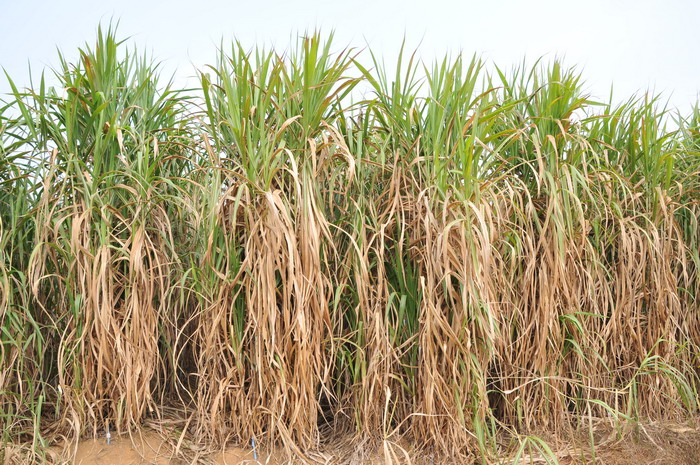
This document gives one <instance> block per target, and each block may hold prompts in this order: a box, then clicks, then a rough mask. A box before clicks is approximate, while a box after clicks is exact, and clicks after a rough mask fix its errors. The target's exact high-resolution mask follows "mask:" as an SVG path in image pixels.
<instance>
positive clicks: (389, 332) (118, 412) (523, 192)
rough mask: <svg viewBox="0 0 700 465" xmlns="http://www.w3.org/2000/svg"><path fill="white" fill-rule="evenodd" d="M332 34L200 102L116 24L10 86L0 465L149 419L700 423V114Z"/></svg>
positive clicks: (219, 77) (473, 449) (360, 425)
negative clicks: (351, 42)
mask: <svg viewBox="0 0 700 465" xmlns="http://www.w3.org/2000/svg"><path fill="white" fill-rule="evenodd" d="M342 45H344V44H341V45H338V44H336V43H334V42H332V37H331V36H325V35H321V34H316V35H311V36H308V37H305V38H302V39H300V40H299V42H298V43H296V44H293V45H292V46H291V48H290V49H289V50H286V51H284V52H282V51H276V50H265V49H262V48H254V49H247V48H245V47H244V46H243V45H240V44H238V43H234V44H233V45H224V46H223V47H222V49H221V52H220V54H219V59H218V60H217V61H216V63H214V64H213V65H212V66H211V67H207V68H203V69H201V70H200V74H199V86H198V88H195V89H187V90H180V89H176V88H172V86H168V82H169V81H168V76H162V75H160V73H159V68H158V66H157V65H156V64H154V62H152V61H151V59H150V58H148V57H146V56H144V55H142V54H140V53H138V52H135V51H134V50H133V49H130V48H128V47H127V46H126V45H124V44H121V43H120V42H119V40H118V39H117V38H116V36H115V31H114V30H113V29H108V30H105V29H102V30H101V31H100V32H98V38H97V40H96V43H95V44H90V45H89V46H86V47H85V48H83V49H82V50H81V51H80V54H79V57H80V58H79V59H78V60H75V61H69V60H68V59H67V58H65V57H64V56H60V57H59V61H58V63H59V65H58V66H57V67H56V69H55V70H53V71H47V79H46V83H45V81H44V79H41V80H38V79H37V80H36V81H35V82H33V83H32V84H31V86H28V85H27V83H19V82H13V81H10V82H11V87H12V89H13V94H12V95H9V96H3V97H2V98H3V99H4V103H2V104H0V233H1V235H0V422H1V423H2V425H1V426H0V430H1V431H2V438H1V441H2V444H3V446H2V447H0V454H3V455H2V458H3V460H4V462H5V463H8V462H12V461H16V462H32V461H38V462H40V461H42V460H45V459H46V457H45V455H44V454H45V451H46V449H47V447H49V446H50V445H52V444H55V443H56V442H57V441H60V440H65V439H67V440H73V439H76V438H78V437H88V436H93V435H97V436H100V437H103V436H104V433H105V431H106V430H107V429H110V430H111V431H112V432H113V433H114V434H117V433H119V432H124V431H135V430H137V429H138V428H140V426H141V425H143V423H144V422H145V421H146V420H151V419H154V418H159V419H166V418H178V419H180V420H183V422H181V423H178V425H182V426H179V427H178V428H179V430H178V431H181V432H184V433H186V434H187V436H188V437H189V438H194V439H193V440H194V441H197V442H198V443H200V444H207V445H211V446H212V447H215V446H219V445H221V444H223V443H226V442H230V443H236V444H250V443H251V440H252V439H253V438H254V439H255V440H256V441H257V443H258V444H261V445H263V446H266V445H272V444H276V445H277V446H278V447H282V448H283V449H284V450H285V451H287V452H288V453H289V454H290V456H296V457H299V456H301V455H303V454H305V453H306V452H307V451H312V450H315V449H317V448H318V447H319V446H320V445H321V444H322V443H324V442H325V441H328V440H329V438H334V437H345V438H350V440H351V441H352V442H353V443H355V444H365V445H367V444H375V445H381V444H385V445H386V444H387V443H396V444H398V443H402V441H405V442H408V443H410V444H412V445H413V446H414V447H415V451H429V452H430V453H433V454H436V455H434V457H443V458H444V459H445V461H446V463H455V460H457V459H459V461H461V462H463V463H467V462H468V461H470V460H476V461H477V462H480V461H483V462H485V463H494V462H493V461H494V460H496V458H497V457H499V456H502V454H503V453H504V452H505V450H506V449H508V450H510V451H511V452H514V453H516V454H517V452H518V451H519V450H520V451H521V452H522V451H532V450H535V451H539V453H541V454H542V455H547V450H548V446H547V445H546V444H545V443H544V442H543V441H541V440H540V439H538V438H537V437H535V436H533V435H531V434H532V433H533V432H534V431H538V430H543V429H544V430H548V431H564V430H569V429H572V428H573V429H580V428H585V427H586V425H588V424H590V423H591V422H592V421H593V419H605V421H609V422H611V423H613V424H615V425H621V426H622V425H629V424H635V422H638V421H641V420H649V419H652V420H662V419H674V420H678V421H681V420H683V419H687V418H690V417H692V416H693V415H696V414H697V413H698V402H699V401H700V395H699V389H700V382H699V380H698V379H699V375H700V355H699V354H700V307H699V300H698V298H699V297H700V275H699V270H700V226H699V224H698V221H699V220H700V155H699V153H700V110H698V111H695V112H693V113H692V114H690V115H678V114H676V113H675V111H674V112H671V111H666V110H665V109H664V107H663V101H661V100H659V99H655V98H652V97H650V96H645V95H642V96H640V97H637V98H632V99H630V100H628V101H624V102H622V103H605V102H603V103H601V102H600V101H599V100H596V99H591V98H589V97H588V96H587V95H586V94H585V93H584V92H583V91H582V81H581V78H580V76H579V74H578V73H577V72H576V71H575V70H572V69H569V68H567V67H565V66H564V65H562V64H561V63H559V62H556V61H555V62H551V63H547V64H545V63H537V64H535V65H533V66H522V67H519V68H515V69H499V68H497V67H495V66H493V65H490V64H486V63H484V62H483V61H482V60H480V59H478V58H465V57H461V56H452V57H447V58H445V59H444V60H438V61H437V62H434V63H423V62H422V61H420V60H419V58H418V57H417V56H416V55H413V54H411V53H410V52H408V51H406V50H404V51H403V52H402V54H401V57H400V59H399V63H398V66H397V67H396V66H393V65H392V66H385V65H384V64H383V61H382V59H381V57H379V56H376V55H374V54H372V53H371V51H369V50H362V51H360V50H353V49H345V50H344V49H343V48H342ZM71 56H72V55H71ZM1 64H2V63H0V65H1ZM49 75H51V79H49ZM8 78H9V77H8ZM49 81H52V82H55V81H58V85H55V86H49V85H48V82H49ZM611 101H612V102H616V101H617V100H611ZM502 438H511V442H509V443H507V444H506V443H504V442H503V440H502ZM509 448H510V449H509ZM416 453H417V452H416ZM436 460H437V459H436Z"/></svg>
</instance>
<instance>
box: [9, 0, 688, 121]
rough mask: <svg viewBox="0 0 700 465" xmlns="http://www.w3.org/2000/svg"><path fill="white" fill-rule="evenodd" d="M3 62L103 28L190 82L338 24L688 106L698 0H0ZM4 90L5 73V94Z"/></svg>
mask: <svg viewBox="0 0 700 465" xmlns="http://www.w3.org/2000/svg"><path fill="white" fill-rule="evenodd" d="M0 11H2V19H1V20H0V66H2V67H4V68H5V70H6V71H7V72H8V73H9V74H10V76H12V78H13V79H14V80H15V82H16V83H17V84H18V85H19V86H20V87H25V86H27V85H28V82H29V81H28V76H29V74H28V71H27V70H28V63H31V66H32V72H33V74H34V75H37V74H38V73H39V72H40V70H41V69H43V68H45V67H51V66H55V65H57V55H56V49H57V48H59V49H61V50H63V51H64V52H66V53H67V55H68V56H69V57H73V56H75V50H76V49H77V47H79V46H81V45H83V44H84V43H85V42H92V41H93V39H94V37H95V31H96V28H97V25H98V24H99V23H100V22H102V23H103V24H108V23H109V22H110V20H113V21H116V20H118V21H119V29H118V31H119V34H120V35H121V36H123V37H129V38H130V40H131V41H132V43H134V44H136V45H137V46H138V47H139V48H140V49H141V50H146V51H149V52H151V53H152V54H153V56H154V57H155V58H157V59H158V60H160V61H162V62H163V63H164V70H165V71H166V72H167V73H174V74H175V76H177V79H176V82H178V80H179V82H185V80H186V79H187V78H188V77H191V76H194V75H195V67H201V66H203V65H204V64H206V63H211V62H213V59H214V57H215V54H216V48H217V46H218V45H219V44H220V42H221V40H222V39H223V41H224V43H226V42H228V41H230V40H231V39H233V38H237V39H239V40H241V41H242V42H243V43H244V44H246V45H249V46H253V45H255V44H266V45H275V46H276V47H278V48H280V49H284V48H286V47H287V46H288V45H289V44H290V41H291V40H293V39H294V38H295V37H297V36H299V35H300V34H303V32H304V31H306V30H313V29H315V28H320V29H321V31H322V32H330V31H331V30H334V31H335V37H336V42H335V43H336V45H337V46H338V47H339V49H340V48H342V47H344V46H346V45H349V46H353V47H357V48H363V47H366V46H369V47H370V48H371V49H372V50H373V51H374V52H375V53H377V54H379V55H381V56H383V57H385V59H386V60H387V62H388V63H391V61H392V60H393V59H395V57H396V54H397V52H398V49H399V46H400V44H401V41H402V40H403V38H404V37H405V38H406V42H407V44H408V46H409V47H410V48H415V47H418V50H419V55H420V56H421V58H423V59H424V60H426V61H431V60H432V59H434V58H435V57H439V56H442V55H444V54H445V53H452V54H454V53H457V52H459V51H462V52H464V53H466V54H468V55H472V54H474V53H476V54H478V55H480V56H481V57H482V58H483V59H485V60H487V62H492V63H495V64H497V65H498V66H499V67H502V68H508V67H510V66H513V65H515V64H518V63H520V62H522V60H523V58H527V59H528V60H530V61H533V60H535V59H537V58H539V57H544V58H545V59H553V58H555V57H559V58H562V59H563V61H564V63H565V64H566V65H568V66H576V67H577V68H578V69H579V70H581V72H582V73H583V78H584V81H585V83H586V87H585V88H586V90H587V91H588V92H590V93H591V94H592V95H593V96H597V97H599V98H606V97H607V96H608V95H609V92H610V87H611V85H612V84H613V83H614V91H615V95H616V97H617V98H618V99H620V100H622V99H624V98H626V97H629V96H630V95H631V94H633V93H635V92H637V91H645V90H652V91H654V92H656V93H661V94H662V96H663V97H664V98H665V99H668V101H669V103H670V105H671V106H672V107H676V108H678V109H680V110H681V111H682V112H687V111H688V110H689V109H690V107H691V105H692V104H693V103H694V102H695V101H696V100H697V98H698V92H699V91H700V27H698V20H700V2H699V1H692V0H665V1H650V0H636V1H632V0H607V1H603V0H579V1H569V0H530V1H517V0H482V1H471V0H470V1H458V0H424V1H415V0H403V1H387V0H353V1H348V0H345V1H312V0H247V1H238V0H236V1H214V0H187V1H185V0H169V1H148V0H120V1H100V0H53V1H45V0H42V1H36V0H0ZM8 90H9V86H8V85H7V83H6V81H5V79H4V78H0V93H6V92H7V91H8Z"/></svg>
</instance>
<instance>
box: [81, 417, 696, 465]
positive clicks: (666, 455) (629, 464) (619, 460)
mask: <svg viewBox="0 0 700 465" xmlns="http://www.w3.org/2000/svg"><path fill="white" fill-rule="evenodd" d="M611 433H612V432H611ZM596 435H597V436H598V438H597V439H596V441H597V442H599V444H600V445H599V446H598V447H597V448H596V451H595V458H594V457H593V452H592V451H591V450H590V447H589V446H586V445H584V444H580V443H579V444H575V443H577V442H578V441H573V442H572V443H571V444H560V447H558V448H555V451H556V453H557V458H558V461H559V464H560V465H579V464H581V465H584V464H593V463H595V464H597V465H645V464H654V465H700V429H699V428H692V427H690V426H687V425H670V424H666V425H658V424H650V425H646V426H642V427H640V428H638V429H637V430H636V431H635V432H633V433H630V434H627V435H625V437H624V438H623V439H619V438H617V436H616V435H614V434H607V435H606V434H604V433H601V432H598V433H597V434H596ZM171 444H172V443H167V442H165V441H164V440H163V438H162V437H161V436H159V435H158V434H156V433H153V432H146V433H143V434H142V435H140V436H139V437H132V438H129V437H117V438H114V439H112V440H111V443H110V444H109V445H108V444H107V443H106V441H105V440H104V439H99V440H86V441H82V442H80V443H79V444H78V447H77V450H76V453H75V459H74V462H73V463H75V465H185V464H189V463H213V464H216V465H243V464H250V465H258V464H261V465H262V464H269V465H282V464H283V463H287V462H285V461H284V460H282V459H281V458H280V457H281V454H274V453H273V454H266V453H264V452H261V453H259V455H258V457H257V460H255V457H254V455H253V452H252V450H250V449H247V450H245V449H240V448H236V447H229V448H227V449H226V450H224V451H221V452H218V453H215V454H210V453H205V452H202V453H201V454H200V455H198V454H197V453H195V454H194V455H192V453H191V451H190V453H189V454H186V455H188V456H189V457H190V458H188V459H183V458H173V457H175V456H177V455H178V454H175V453H174V450H173V446H172V445H171ZM349 455H352V454H349ZM324 462H325V463H328V464H329V465H330V464H331V463H345V464H348V465H359V464H360V463H367V462H365V461H363V462H359V461H356V460H352V459H351V458H350V457H349V456H348V458H347V459H345V460H341V461H340V462H335V461H329V460H325V461H324V460H320V461H319V462H318V463H324ZM370 462H371V463H373V464H379V463H388V462H385V461H384V460H382V457H381V456H377V457H375V458H373V459H372V460H371V461H370ZM69 463H70V462H69ZM501 463H502V464H509V465H510V464H512V463H513V462H512V460H509V459H507V458H503V459H502V461H501ZM546 463H547V462H546V461H545V460H544V459H543V458H541V457H531V458H527V459H526V460H521V461H520V464H522V465H525V464H533V465H534V464H546Z"/></svg>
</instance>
